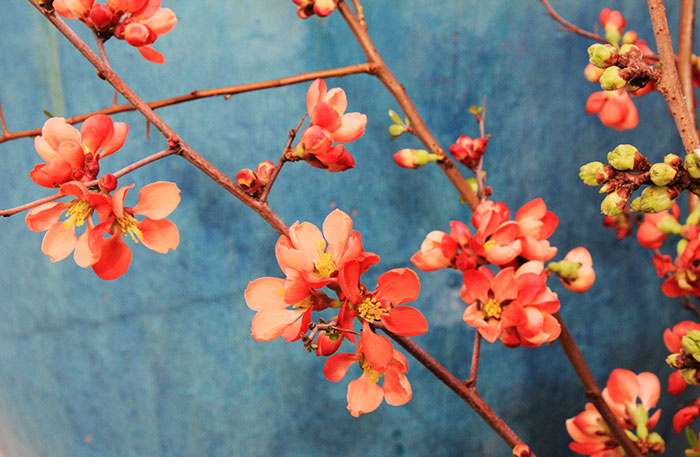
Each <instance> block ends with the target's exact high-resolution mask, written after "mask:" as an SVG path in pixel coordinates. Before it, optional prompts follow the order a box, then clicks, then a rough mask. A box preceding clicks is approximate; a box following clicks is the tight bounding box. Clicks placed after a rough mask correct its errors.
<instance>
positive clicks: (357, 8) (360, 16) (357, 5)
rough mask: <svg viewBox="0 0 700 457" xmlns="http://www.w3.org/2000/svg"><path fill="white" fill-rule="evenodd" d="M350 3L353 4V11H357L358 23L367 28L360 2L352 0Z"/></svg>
mask: <svg viewBox="0 0 700 457" xmlns="http://www.w3.org/2000/svg"><path fill="white" fill-rule="evenodd" d="M352 4H353V5H354V6H355V12H356V13H357V20H358V21H360V25H361V26H362V27H364V29H365V30H367V23H366V22H365V12H364V10H363V8H362V5H361V4H360V0H352Z"/></svg>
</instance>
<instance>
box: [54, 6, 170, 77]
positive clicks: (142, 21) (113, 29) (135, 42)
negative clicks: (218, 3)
mask: <svg viewBox="0 0 700 457" xmlns="http://www.w3.org/2000/svg"><path fill="white" fill-rule="evenodd" d="M160 5H161V0H108V1H107V4H106V5H105V4H101V3H95V0H54V2H53V6H54V8H55V9H56V11H57V12H58V14H60V15H62V16H64V17H67V18H69V19H80V20H81V21H83V22H84V23H85V24H86V25H87V26H88V27H90V28H93V29H95V30H96V31H98V32H99V33H100V36H102V37H103V39H106V38H109V37H111V36H114V37H115V38H117V39H119V40H125V41H126V42H127V43H129V44H130V45H132V46H134V47H136V48H137V49H138V50H139V52H140V53H141V55H142V56H143V57H144V58H145V59H147V60H149V61H151V62H154V63H164V62H165V58H164V57H163V55H162V54H161V53H159V52H158V51H156V50H155V49H154V48H153V47H152V46H151V45H152V44H153V43H154V42H155V41H156V39H157V38H158V37H159V36H160V35H165V34H166V33H168V32H169V31H170V30H172V28H173V27H174V26H175V24H177V17H176V16H175V13H174V12H173V11H172V10H171V9H170V8H161V6H160Z"/></svg>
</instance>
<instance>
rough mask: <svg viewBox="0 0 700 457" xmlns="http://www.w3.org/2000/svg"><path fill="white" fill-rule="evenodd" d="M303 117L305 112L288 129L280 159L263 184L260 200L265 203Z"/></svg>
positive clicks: (302, 121)
mask: <svg viewBox="0 0 700 457" xmlns="http://www.w3.org/2000/svg"><path fill="white" fill-rule="evenodd" d="M304 119H306V114H304V116H303V117H302V118H301V120H300V121H299V123H298V124H297V126H296V127H295V128H293V129H292V130H290V131H289V136H288V137H287V142H286V143H285V144H284V148H283V149H282V154H281V155H280V160H279V161H278V162H277V166H276V167H275V170H274V171H273V172H272V175H271V176H270V181H269V182H268V183H267V185H265V190H263V193H262V195H261V196H260V202H261V203H265V202H267V196H268V195H270V189H272V184H274V182H275V181H276V180H277V176H279V174H280V171H282V166H283V165H284V163H285V162H286V161H287V151H288V150H289V148H290V147H291V146H292V141H294V138H295V137H296V136H297V132H298V131H299V129H300V128H301V124H303V123H304Z"/></svg>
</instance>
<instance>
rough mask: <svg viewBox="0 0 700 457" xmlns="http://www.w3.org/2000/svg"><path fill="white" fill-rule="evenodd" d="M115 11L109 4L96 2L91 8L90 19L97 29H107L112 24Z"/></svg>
mask: <svg viewBox="0 0 700 457" xmlns="http://www.w3.org/2000/svg"><path fill="white" fill-rule="evenodd" d="M113 19H114V11H113V10H112V8H110V7H109V6H107V5H103V4H102V3H96V4H94V5H93V6H92V9H91V10H90V20H91V21H92V24H93V25H94V26H95V28H96V29H97V30H106V29H108V28H109V27H110V26H111V25H112V20H113Z"/></svg>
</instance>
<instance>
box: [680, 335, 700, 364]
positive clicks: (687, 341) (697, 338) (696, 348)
mask: <svg viewBox="0 0 700 457" xmlns="http://www.w3.org/2000/svg"><path fill="white" fill-rule="evenodd" d="M681 346H682V347H683V349H685V350H686V351H687V352H688V353H689V354H690V355H691V356H692V357H693V358H694V359H695V360H697V361H698V362H700V330H689V331H688V333H686V334H685V336H684V337H683V338H681Z"/></svg>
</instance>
